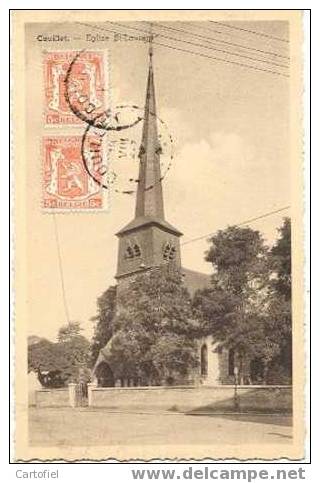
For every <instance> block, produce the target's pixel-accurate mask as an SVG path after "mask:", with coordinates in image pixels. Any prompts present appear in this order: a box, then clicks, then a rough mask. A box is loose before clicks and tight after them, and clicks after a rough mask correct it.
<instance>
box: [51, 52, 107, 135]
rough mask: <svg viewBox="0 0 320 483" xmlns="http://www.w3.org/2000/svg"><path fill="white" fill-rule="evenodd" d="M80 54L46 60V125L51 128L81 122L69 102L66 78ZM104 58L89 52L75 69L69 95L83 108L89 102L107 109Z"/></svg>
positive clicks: (55, 55)
mask: <svg viewBox="0 0 320 483" xmlns="http://www.w3.org/2000/svg"><path fill="white" fill-rule="evenodd" d="M77 53H78V52H77V51H52V52H46V53H44V56H43V67H44V92H45V123H46V124H47V125H62V126H65V125H77V124H80V123H81V120H80V119H79V118H78V117H77V116H76V115H74V113H73V112H72V111H71V110H70V107H69V105H68V103H67V100H66V83H65V78H66V74H67V72H68V69H69V67H70V63H71V62H72V60H73V59H74V58H75V56H76V55H77ZM105 82H106V79H105V70H104V55H103V53H102V52H92V51H89V52H88V51H86V52H84V53H83V54H82V55H81V57H79V59H78V60H77V62H76V63H75V65H74V66H73V75H72V78H71V79H70V85H69V91H70V92H72V95H73V98H74V99H76V100H77V102H78V103H79V104H82V103H83V102H85V101H89V103H90V104H91V105H93V106H95V110H96V112H99V109H102V108H103V105H104V101H105V96H104V90H105Z"/></svg>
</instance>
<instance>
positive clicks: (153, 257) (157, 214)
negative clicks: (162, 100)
mask: <svg viewBox="0 0 320 483" xmlns="http://www.w3.org/2000/svg"><path fill="white" fill-rule="evenodd" d="M160 156H161V145H160V142H159V137H158V126H157V114H156V98H155V87H154V73H153V50H152V43H151V42H150V47H149V72H148V81H147V91H146V101H145V109H144V119H143V129H142V140H141V146H140V152H139V159H140V164H139V177H138V186H137V194H136V208H135V216H134V219H133V220H132V221H131V222H130V223H129V224H127V225H126V226H125V227H124V228H122V229H121V230H120V231H119V232H118V233H117V236H118V238H119V248H118V268H117V274H116V279H117V281H118V286H119V288H121V287H124V286H125V285H126V281H128V280H130V279H132V277H134V276H135V275H136V274H137V273H140V272H143V271H146V270H150V269H151V268H155V267H158V266H160V265H163V264H166V263H174V264H175V266H176V267H177V268H178V269H180V268H181V258H180V241H179V238H180V236H181V235H182V233H181V232H180V231H179V230H177V229H176V228H174V227H173V226H172V225H170V223H168V222H167V221H166V220H165V215H164V202H163V192H162V181H161V170H160Z"/></svg>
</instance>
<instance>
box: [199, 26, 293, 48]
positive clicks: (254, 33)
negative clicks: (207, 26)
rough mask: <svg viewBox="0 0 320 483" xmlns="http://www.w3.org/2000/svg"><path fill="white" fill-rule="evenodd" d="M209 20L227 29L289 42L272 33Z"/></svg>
mask: <svg viewBox="0 0 320 483" xmlns="http://www.w3.org/2000/svg"><path fill="white" fill-rule="evenodd" d="M209 22H211V23H214V24H217V25H222V26H223V27H227V28H229V29H233V30H239V31H242V32H248V33H250V34H253V35H259V36H260V37H266V38H269V39H272V40H278V41H279V42H286V43H289V40H287V39H281V38H280V37H275V36H273V35H269V34H265V33H263V32H257V31H256V30H249V29H244V28H241V27H236V26H235V25H229V24H227V23H223V22H217V21H216V20H209Z"/></svg>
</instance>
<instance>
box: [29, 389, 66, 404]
mask: <svg viewBox="0 0 320 483" xmlns="http://www.w3.org/2000/svg"><path fill="white" fill-rule="evenodd" d="M35 405H36V406H37V407H41V408H44V407H63V406H70V402H69V389H68V388H67V387H66V388H62V389H39V390H38V391H35Z"/></svg>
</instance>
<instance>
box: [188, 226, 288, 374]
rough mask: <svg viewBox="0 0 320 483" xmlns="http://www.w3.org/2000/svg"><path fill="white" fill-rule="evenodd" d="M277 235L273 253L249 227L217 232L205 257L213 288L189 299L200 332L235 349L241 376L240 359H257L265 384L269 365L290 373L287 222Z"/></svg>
mask: <svg viewBox="0 0 320 483" xmlns="http://www.w3.org/2000/svg"><path fill="white" fill-rule="evenodd" d="M279 231H280V238H279V239H278V241H277V242H276V243H275V245H274V246H273V247H272V248H271V250H268V249H267V247H266V246H265V245H264V242H263V239H262V237H261V235H260V233H259V232H258V231H254V230H252V229H251V228H240V227H229V228H227V229H226V230H223V231H219V232H218V233H217V234H216V235H215V236H214V237H212V238H211V240H210V242H211V246H210V248H209V250H208V252H207V254H206V260H207V261H209V262H210V263H212V266H213V270H214V273H213V275H212V286H211V287H210V288H208V289H205V290H201V291H198V292H197V293H196V294H195V297H194V300H193V307H194V310H195V313H196V314H197V316H198V317H199V319H200V320H201V321H202V331H203V333H204V334H205V335H208V334H211V335H213V336H214V338H215V339H216V340H217V341H218V342H219V344H220V346H221V347H225V348H227V349H233V350H235V353H236V354H237V356H238V362H239V366H240V367H239V370H240V374H241V373H242V372H243V371H244V369H243V362H244V360H247V361H248V360H251V361H255V362H256V363H257V362H259V361H260V363H261V366H262V368H263V378H264V381H267V380H269V381H270V380H271V379H273V381H275V377H274V375H272V371H271V369H272V367H277V371H278V373H279V371H280V370H281V369H283V368H284V369H285V372H286V373H288V372H289V371H288V368H286V367H285V362H284V360H285V359H290V357H289V355H288V354H289V353H290V348H291V345H290V344H291V295H290V294H291V248H290V221H289V220H285V223H284V225H283V227H281V228H280V230H279ZM242 375H244V374H242ZM281 378H282V376H281V377H278V380H277V382H280V379H281ZM282 380H283V379H282Z"/></svg>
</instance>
